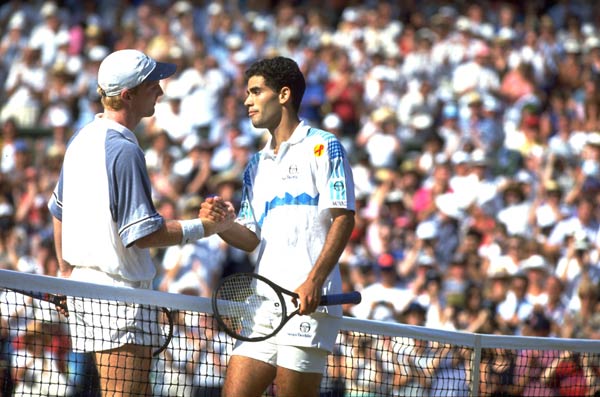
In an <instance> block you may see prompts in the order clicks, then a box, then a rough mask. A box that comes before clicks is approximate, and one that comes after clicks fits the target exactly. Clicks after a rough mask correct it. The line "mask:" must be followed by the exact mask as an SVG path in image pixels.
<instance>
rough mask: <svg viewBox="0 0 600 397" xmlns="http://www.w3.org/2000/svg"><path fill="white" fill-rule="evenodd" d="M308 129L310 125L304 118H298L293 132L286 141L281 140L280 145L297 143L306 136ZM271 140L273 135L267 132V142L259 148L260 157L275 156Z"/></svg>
mask: <svg viewBox="0 0 600 397" xmlns="http://www.w3.org/2000/svg"><path fill="white" fill-rule="evenodd" d="M309 130H310V126H309V125H308V124H307V123H306V122H305V121H304V120H300V123H299V124H298V125H297V126H296V128H295V129H294V132H292V135H291V136H290V138H289V139H288V140H287V141H285V142H282V143H281V146H289V145H295V144H297V143H300V142H302V141H303V140H304V138H306V136H307V135H308V131H309ZM272 142H273V135H271V134H269V138H268V139H267V143H266V145H265V146H264V147H263V149H262V150H261V152H262V158H268V157H275V154H274V153H273V148H272V147H271V144H272ZM281 146H280V150H281ZM280 153H282V152H280Z"/></svg>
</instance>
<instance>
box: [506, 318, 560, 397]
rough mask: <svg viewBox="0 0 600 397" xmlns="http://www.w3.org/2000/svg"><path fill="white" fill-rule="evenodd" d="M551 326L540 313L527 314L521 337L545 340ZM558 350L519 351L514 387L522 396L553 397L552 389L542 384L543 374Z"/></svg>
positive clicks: (557, 353) (557, 354)
mask: <svg viewBox="0 0 600 397" xmlns="http://www.w3.org/2000/svg"><path fill="white" fill-rule="evenodd" d="M551 329H552V324H551V322H550V320H549V319H548V318H547V317H546V316H545V315H544V313H543V312H542V311H539V310H536V311H533V312H531V313H530V314H529V316H528V317H527V318H526V320H525V321H524V323H523V335H525V336H531V337H537V338H545V337H548V336H549V335H550V331H551ZM559 354H560V352H559V351H558V350H520V351H519V353H518V356H517V361H516V377H515V380H514V383H515V385H516V386H517V387H518V390H519V391H520V394H519V395H522V396H553V395H555V394H554V390H553V387H552V386H550V385H547V384H546V383H545V382H544V372H545V371H546V369H547V368H548V367H549V366H550V365H551V364H552V362H553V361H554V360H555V359H556V358H557V357H559Z"/></svg>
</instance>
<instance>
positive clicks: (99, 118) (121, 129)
mask: <svg viewBox="0 0 600 397" xmlns="http://www.w3.org/2000/svg"><path fill="white" fill-rule="evenodd" d="M95 121H96V122H101V123H104V124H106V128H108V129H111V130H115V131H117V132H118V133H119V134H121V135H123V137H124V138H125V139H128V140H130V141H132V142H134V143H136V144H137V145H139V143H138V140H137V137H136V136H135V134H134V133H133V132H132V131H131V130H130V129H129V128H127V127H125V126H124V125H122V124H119V123H117V122H116V121H114V120H111V119H107V118H106V117H103V114H102V113H98V114H96V116H95Z"/></svg>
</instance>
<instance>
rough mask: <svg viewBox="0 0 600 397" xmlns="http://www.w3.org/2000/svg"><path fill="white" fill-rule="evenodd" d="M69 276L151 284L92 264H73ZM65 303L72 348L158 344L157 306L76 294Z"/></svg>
mask: <svg viewBox="0 0 600 397" xmlns="http://www.w3.org/2000/svg"><path fill="white" fill-rule="evenodd" d="M71 279H72V280H77V281H85V282H94V283H97V284H104V285H112V286H118V287H129V288H144V289H149V288H150V287H151V281H138V282H131V281H129V280H125V279H122V278H113V277H111V276H109V275H108V274H106V273H104V272H101V271H99V270H97V269H92V268H81V267H75V268H74V269H73V272H72V274H71ZM67 305H68V308H69V328H70V331H71V342H72V345H73V350H75V351H79V352H89V351H104V350H111V349H115V348H118V347H121V346H123V345H125V344H136V345H144V346H156V347H158V346H160V338H161V332H160V329H159V326H158V321H157V320H158V314H159V310H160V309H158V308H156V307H153V306H145V305H140V304H134V303H126V302H117V301H110V300H103V299H91V298H80V297H68V298H67Z"/></svg>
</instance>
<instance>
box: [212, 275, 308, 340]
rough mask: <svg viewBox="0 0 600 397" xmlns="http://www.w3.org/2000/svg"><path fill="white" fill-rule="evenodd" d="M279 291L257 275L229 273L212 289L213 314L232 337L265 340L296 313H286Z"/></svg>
mask: <svg viewBox="0 0 600 397" xmlns="http://www.w3.org/2000/svg"><path fill="white" fill-rule="evenodd" d="M283 291H284V290H283V289H281V288H279V287H278V286H277V285H276V284H274V283H273V282H271V281H270V280H268V279H266V278H264V277H262V276H260V275H258V274H255V273H235V274H232V275H230V276H227V277H225V278H223V279H222V280H221V281H220V283H219V285H218V286H217V288H216V289H215V290H214V292H213V296H212V308H213V313H214V317H215V319H216V321H217V323H218V324H219V326H220V327H221V328H222V329H223V330H224V331H225V333H227V334H228V335H229V336H231V337H232V338H235V339H238V340H242V341H247V342H258V341H262V340H265V339H268V338H270V337H272V336H273V335H275V334H276V333H277V332H279V330H281V328H283V326H284V325H285V323H286V322H287V320H289V318H291V316H293V315H294V314H295V313H296V312H297V311H296V312H294V313H292V314H290V315H289V316H288V314H287V305H286V301H285V298H284V296H283ZM286 292H287V291H286Z"/></svg>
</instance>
